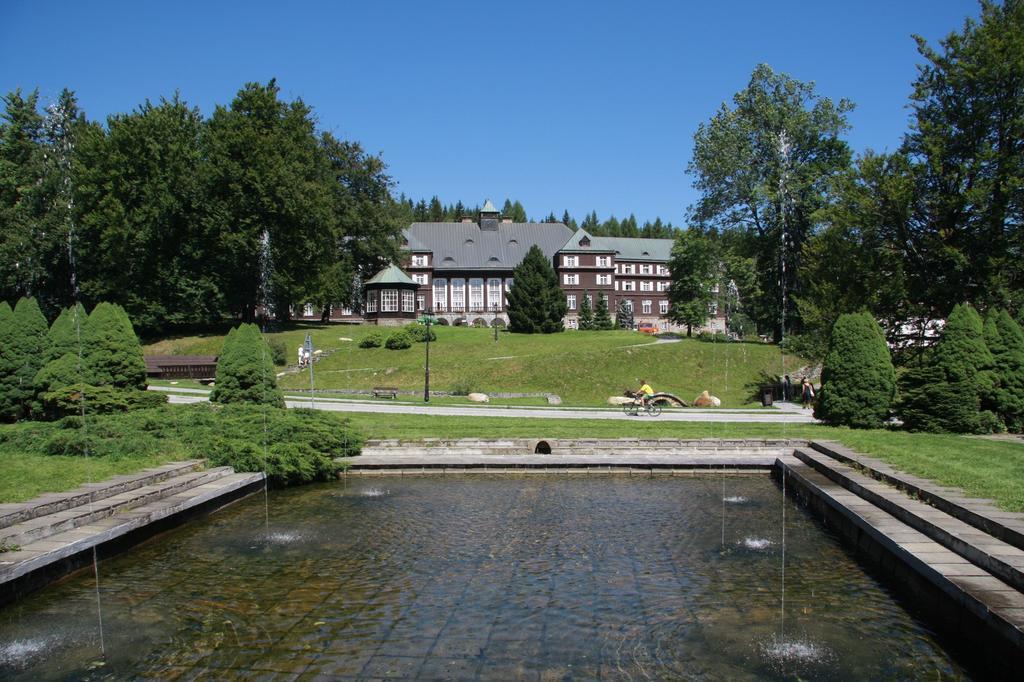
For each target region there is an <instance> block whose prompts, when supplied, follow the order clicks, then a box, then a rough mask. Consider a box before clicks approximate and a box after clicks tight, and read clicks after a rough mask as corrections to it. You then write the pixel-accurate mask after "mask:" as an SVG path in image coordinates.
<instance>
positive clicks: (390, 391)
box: [373, 386, 398, 400]
mask: <svg viewBox="0 0 1024 682" xmlns="http://www.w3.org/2000/svg"><path fill="white" fill-rule="evenodd" d="M373 397H374V398H391V399H392V400H394V399H396V398H397V397H398V389H397V388H391V387H389V386H376V387H374V389H373Z"/></svg>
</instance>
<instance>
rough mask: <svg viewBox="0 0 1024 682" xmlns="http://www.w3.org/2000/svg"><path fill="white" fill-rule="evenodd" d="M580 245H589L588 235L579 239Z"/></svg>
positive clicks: (584, 246) (585, 246) (586, 246)
mask: <svg viewBox="0 0 1024 682" xmlns="http://www.w3.org/2000/svg"><path fill="white" fill-rule="evenodd" d="M580 246H582V247H583V248H589V247H590V237H584V238H583V239H581V240H580Z"/></svg>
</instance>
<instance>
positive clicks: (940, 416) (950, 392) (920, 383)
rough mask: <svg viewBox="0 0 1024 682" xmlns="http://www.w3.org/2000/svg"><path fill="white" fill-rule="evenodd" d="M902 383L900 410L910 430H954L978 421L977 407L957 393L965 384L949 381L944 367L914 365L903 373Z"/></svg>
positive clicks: (899, 382) (905, 424) (970, 426)
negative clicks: (954, 383)
mask: <svg viewBox="0 0 1024 682" xmlns="http://www.w3.org/2000/svg"><path fill="white" fill-rule="evenodd" d="M898 384H899V400H898V402H897V405H896V413H897V414H898V415H899V417H900V419H902V420H903V428H905V429H906V430H908V431H931V432H940V431H954V430H958V429H960V428H965V429H966V428H973V426H974V425H975V424H976V423H977V419H978V412H977V408H976V406H975V405H972V404H971V403H970V401H967V400H964V399H963V397H962V396H961V395H958V394H957V391H958V389H959V390H961V391H962V390H965V389H964V387H963V386H961V385H951V384H950V383H949V382H947V381H946V374H945V372H943V371H942V368H941V367H936V366H934V365H928V364H925V365H923V366H921V367H914V368H912V369H909V370H907V371H906V372H904V373H903V374H902V375H901V376H900V378H899V381H898Z"/></svg>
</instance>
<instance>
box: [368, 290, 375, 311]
mask: <svg viewBox="0 0 1024 682" xmlns="http://www.w3.org/2000/svg"><path fill="white" fill-rule="evenodd" d="M366 312H368V313H375V312H377V292H376V291H371V292H370V293H368V294H366Z"/></svg>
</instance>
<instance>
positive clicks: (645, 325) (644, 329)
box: [636, 322, 658, 334]
mask: <svg viewBox="0 0 1024 682" xmlns="http://www.w3.org/2000/svg"><path fill="white" fill-rule="evenodd" d="M636 330H637V331H638V332H640V333H641V334H657V333H658V325H656V324H651V323H650V322H641V323H640V326H639V327H637V328H636Z"/></svg>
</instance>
